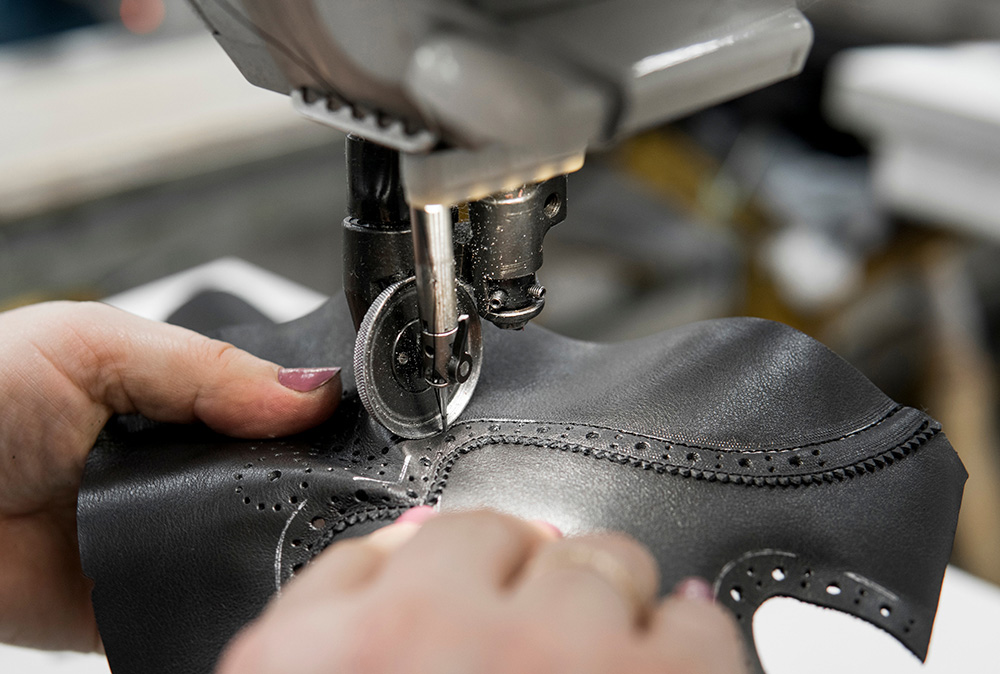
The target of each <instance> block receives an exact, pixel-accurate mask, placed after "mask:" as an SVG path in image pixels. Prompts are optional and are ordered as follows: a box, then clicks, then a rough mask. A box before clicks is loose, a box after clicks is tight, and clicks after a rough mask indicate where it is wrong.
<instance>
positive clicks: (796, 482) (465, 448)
mask: <svg viewBox="0 0 1000 674" xmlns="http://www.w3.org/2000/svg"><path fill="white" fill-rule="evenodd" d="M939 432H940V427H938V426H936V425H934V426H932V425H931V424H930V423H929V422H926V421H925V422H924V423H923V424H921V426H920V427H919V428H917V430H916V431H914V432H913V433H911V434H910V436H909V437H908V438H906V439H905V440H904V441H902V442H900V443H898V444H897V445H895V446H894V447H891V448H889V449H887V450H884V451H882V452H879V453H878V454H875V455H873V456H870V457H866V458H864V459H861V460H858V461H855V462H854V463H852V464H849V465H847V466H842V467H838V468H832V469H830V470H824V471H815V472H812V473H804V474H796V475H787V476H785V475H782V476H767V477H765V476H756V475H744V474H739V473H726V472H721V471H716V470H702V469H698V468H688V467H683V466H677V465H673V464H666V463H663V462H660V461H649V460H646V459H638V458H636V457H633V456H630V455H628V454H625V453H619V452H609V451H607V450H595V449H593V448H591V447H586V446H583V445H579V444H575V443H564V442H560V441H558V440H546V439H543V438H539V437H536V436H504V435H490V436H480V437H479V438H476V439H474V440H471V441H469V442H467V443H465V444H464V445H462V446H461V447H458V448H456V449H454V450H452V451H450V452H448V453H447V454H445V455H444V456H443V457H442V460H441V461H440V462H439V463H438V466H437V468H436V469H435V471H434V479H433V481H432V482H431V484H432V487H431V489H430V490H429V491H428V503H432V504H433V503H436V502H437V498H438V497H439V496H440V495H441V494H442V493H443V492H444V489H445V488H446V486H447V481H448V476H449V473H450V472H451V469H452V467H453V466H454V464H455V463H456V462H457V460H458V459H459V457H461V456H462V455H465V454H468V453H469V452H472V451H475V450H477V449H482V448H483V447H486V446H488V445H499V444H503V445H520V446H526V447H539V448H548V449H557V450H560V451H565V452H570V453H573V454H582V455H583V456H590V457H592V458H594V459H599V460H602V459H603V460H608V461H611V462H612V463H618V464H620V465H628V466H630V467H632V468H640V469H642V470H654V471H655V472H657V473H660V474H663V473H668V474H670V475H680V476H681V477H686V478H688V477H693V478H694V479H701V480H706V481H719V482H723V483H726V482H732V483H736V484H743V485H746V486H755V487H798V486H808V485H810V484H820V483H822V482H833V481H834V480H836V481H838V482H840V481H843V480H845V479H850V478H853V477H856V476H859V475H862V474H864V473H866V472H875V471H876V470H881V469H883V468H885V467H886V466H889V465H891V464H892V463H894V462H895V461H897V460H899V459H902V458H904V457H906V456H908V455H909V454H910V453H912V452H913V451H915V450H916V449H918V448H919V447H921V446H923V445H924V444H926V443H927V442H928V441H929V440H930V439H931V438H933V437H934V436H936V435H937V434H938V433H939Z"/></svg>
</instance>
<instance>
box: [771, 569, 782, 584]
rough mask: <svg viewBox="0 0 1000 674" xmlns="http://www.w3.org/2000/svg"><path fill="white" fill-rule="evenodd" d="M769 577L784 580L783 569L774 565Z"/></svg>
mask: <svg viewBox="0 0 1000 674" xmlns="http://www.w3.org/2000/svg"><path fill="white" fill-rule="evenodd" d="M771 578H774V579H775V580H777V581H779V582H780V581H782V580H784V579H785V570H784V569H782V568H781V567H780V566H778V567H775V568H774V569H773V570H772V571H771Z"/></svg>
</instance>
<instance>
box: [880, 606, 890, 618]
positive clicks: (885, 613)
mask: <svg viewBox="0 0 1000 674" xmlns="http://www.w3.org/2000/svg"><path fill="white" fill-rule="evenodd" d="M878 612H879V614H880V615H881V616H882V617H883V618H888V617H889V616H890V615H892V611H890V610H889V607H888V606H883V607H882V608H880V609H879V610H878Z"/></svg>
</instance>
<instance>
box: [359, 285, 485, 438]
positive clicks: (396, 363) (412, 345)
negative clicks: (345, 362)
mask: <svg viewBox="0 0 1000 674" xmlns="http://www.w3.org/2000/svg"><path fill="white" fill-rule="evenodd" d="M457 295H458V311H459V313H460V314H466V315H468V317H469V323H468V353H469V355H471V356H472V370H471V372H470V373H469V376H468V378H467V379H466V380H465V382H464V383H461V384H455V385H453V386H449V387H447V388H445V389H444V390H443V391H442V395H444V396H446V399H447V404H446V407H445V409H446V415H447V419H444V420H442V419H441V413H440V407H439V405H438V399H437V394H436V392H435V389H434V388H433V387H431V386H430V385H429V384H428V383H427V382H426V381H425V380H424V376H423V373H422V372H421V363H422V357H421V353H420V316H419V313H418V309H417V283H416V279H414V278H409V279H406V280H405V281H400V282H398V283H394V284H393V285H391V286H389V287H388V288H386V289H385V290H383V291H382V293H381V294H380V295H379V296H378V297H377V298H375V301H374V302H372V305H371V306H370V307H369V308H368V311H367V312H366V313H365V318H364V321H362V323H361V327H360V328H358V336H357V340H356V341H355V342H354V377H355V379H356V381H357V386H358V396H359V397H360V398H361V402H362V404H363V405H364V406H365V409H366V410H368V413H369V414H371V415H372V416H373V417H374V418H375V419H376V420H377V421H378V422H379V423H381V424H382V425H383V426H385V427H386V428H387V429H389V430H390V431H392V432H393V433H395V434H396V435H399V436H402V437H404V438H426V437H429V436H431V435H435V434H437V433H440V432H442V431H444V430H446V429H447V427H448V426H449V425H450V424H451V423H452V422H453V421H455V419H457V418H458V416H459V415H460V414H461V413H462V411H463V410H465V406H466V405H467V404H468V403H469V399H470V398H471V397H472V392H473V391H474V390H475V388H476V383H477V382H478V381H479V372H480V369H481V368H482V362H483V336H482V328H481V325H480V321H479V314H478V313H477V311H476V300H475V297H474V295H473V294H472V291H471V289H469V288H468V287H467V286H466V285H465V284H464V283H459V284H458V288H457ZM442 421H443V424H442Z"/></svg>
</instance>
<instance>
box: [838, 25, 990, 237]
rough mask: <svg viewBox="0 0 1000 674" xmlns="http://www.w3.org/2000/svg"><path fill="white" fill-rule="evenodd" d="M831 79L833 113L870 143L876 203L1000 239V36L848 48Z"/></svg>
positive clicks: (848, 127)
mask: <svg viewBox="0 0 1000 674" xmlns="http://www.w3.org/2000/svg"><path fill="white" fill-rule="evenodd" d="M828 87H829V88H828V90H827V92H826V93H827V108H828V111H829V114H830V116H831V118H832V119H833V120H834V121H835V122H836V123H838V124H839V125H841V126H843V127H844V128H847V129H849V130H851V131H854V132H856V133H858V134H859V135H862V136H864V137H866V138H867V139H869V140H870V142H871V149H872V153H873V159H874V181H875V191H876V195H877V197H878V199H879V200H880V201H881V202H883V203H884V204H886V205H887V206H889V207H890V208H891V209H893V210H895V211H896V212H898V213H901V214H904V215H907V216H910V217H913V218H917V219H920V220H925V221H934V222H936V223H938V224H940V225H944V226H953V227H956V228H959V229H964V230H966V231H971V232H974V233H978V234H985V235H988V236H991V237H994V238H1000V189H998V187H997V186H998V185H1000V43H980V44H969V45H962V46H955V47H878V48H865V49H857V50H851V51H848V52H846V53H844V54H843V55H841V56H840V57H839V58H838V59H837V60H836V61H835V62H834V64H833V65H832V66H831V73H830V78H829V85H828Z"/></svg>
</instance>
